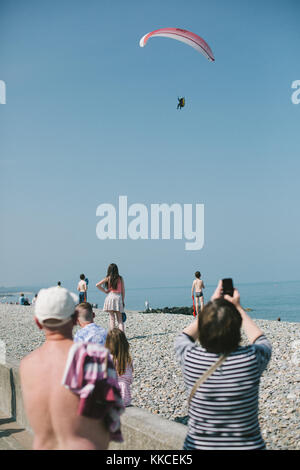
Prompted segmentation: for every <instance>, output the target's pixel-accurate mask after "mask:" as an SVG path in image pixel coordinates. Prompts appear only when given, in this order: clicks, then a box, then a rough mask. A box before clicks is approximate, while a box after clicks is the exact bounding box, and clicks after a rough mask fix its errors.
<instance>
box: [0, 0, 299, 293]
mask: <svg viewBox="0 0 300 470" xmlns="http://www.w3.org/2000/svg"><path fill="white" fill-rule="evenodd" d="M299 14H300V5H299V2H297V1H296V0H295V1H292V0H287V1H274V0H264V1H263V2H261V1H258V0H254V1H252V2H248V1H238V0H228V1H226V2H224V1H222V0H207V1H206V0H202V1H200V0H190V1H188V2H187V1H179V0H165V1H164V2H161V1H156V0H151V2H149V1H142V0H139V1H128V2H123V1H121V0H120V1H112V0H109V1H108V0H107V1H105V0H101V1H100V0H98V1H95V0H89V1H88V2H86V1H82V0H81V1H79V0H78V1H76V0H73V1H67V0H62V1H58V0H53V1H51V2H50V1H44V2H40V1H37V0H35V1H34V0H27V1H26V2H23V1H20V0H16V1H14V2H11V1H9V0H2V1H1V4H0V79H1V80H4V81H5V83H6V86H7V103H6V105H0V196H1V202H0V216H1V233H0V246H1V248H0V254H1V267H0V285H4V286H5V285H6V286H12V285H22V284H26V285H48V284H53V283H54V282H56V281H57V280H58V279H60V280H66V281H67V280H68V281H70V280H71V281H72V280H73V279H74V282H75V280H77V278H78V276H79V274H80V273H81V272H84V273H86V275H88V277H89V278H90V280H91V282H93V281H97V280H99V279H100V278H102V277H104V275H105V273H106V269H107V266H108V264H109V263H111V262H115V263H117V264H118V265H119V268H120V272H121V273H122V274H123V275H124V276H125V279H126V280H127V284H128V285H129V286H131V287H143V286H160V285H161V286H171V285H175V286H176V285H186V284H189V283H190V279H191V277H192V276H193V273H194V272H195V270H197V269H199V270H201V272H202V273H203V276H204V278H206V279H207V280H208V281H211V282H214V281H215V280H217V279H219V278H220V277H225V276H226V277H227V276H232V277H233V278H234V279H238V280H239V282H251V281H278V280H292V279H299V274H298V271H299V268H298V265H299V261H298V260H299V255H300V248H299V235H300V233H299V232H300V222H299V216H298V214H299V183H298V180H299V176H298V175H299V172H300V158H299V157H300V141H299V124H300V105H294V104H292V102H291V95H292V92H293V90H292V89H291V84H292V82H293V81H294V80H297V79H300V68H299V50H300V31H299V24H298V20H299ZM167 26H174V27H181V28H184V29H188V30H191V31H193V32H195V33H197V34H199V35H200V36H201V37H203V38H204V39H205V40H206V41H207V42H208V43H209V45H210V46H211V48H212V50H213V52H214V55H215V59H216V61H215V62H214V63H210V62H208V61H207V60H206V59H205V58H204V57H203V56H201V55H200V54H199V53H197V52H196V51H195V50H194V49H192V48H190V47H188V46H186V45H185V44H182V43H179V42H177V41H173V40H170V39H166V38H153V39H151V40H150V41H149V42H148V44H147V45H146V47H145V48H144V49H142V48H140V47H139V39H140V38H141V37H142V36H143V35H144V34H145V33H147V32H149V31H151V30H154V29H158V28H161V27H167ZM181 95H184V96H185V97H186V101H187V104H186V107H185V108H184V109H183V110H182V111H180V112H179V111H177V110H176V105H177V96H181ZM119 195H127V196H128V203H129V204H133V203H143V204H145V205H146V206H148V207H150V204H151V203H163V202H164V203H167V204H171V203H174V202H177V203H180V204H184V203H191V204H196V203H203V204H204V205H205V244H204V248H203V249H202V250H200V251H198V252H188V251H185V250H184V240H182V241H181V240H170V241H166V240H147V241H144V240H137V241H133V240H107V241H100V240H98V239H97V237H96V224H97V222H98V219H97V217H96V208H97V206H98V205H99V204H101V203H111V204H114V205H115V206H117V203H118V197H119Z"/></svg>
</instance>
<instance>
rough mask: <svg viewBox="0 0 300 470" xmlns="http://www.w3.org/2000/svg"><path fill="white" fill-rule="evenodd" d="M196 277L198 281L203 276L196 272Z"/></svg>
mask: <svg viewBox="0 0 300 470" xmlns="http://www.w3.org/2000/svg"><path fill="white" fill-rule="evenodd" d="M195 276H196V277H197V278H198V279H200V276H201V273H200V271H196V272H195Z"/></svg>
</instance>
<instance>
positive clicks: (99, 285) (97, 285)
mask: <svg viewBox="0 0 300 470" xmlns="http://www.w3.org/2000/svg"><path fill="white" fill-rule="evenodd" d="M107 282H108V279H107V277H105V278H104V279H102V281H100V282H97V284H96V287H97V289H99V290H101V291H102V292H104V294H108V292H109V291H108V290H107V289H103V287H101V286H102V284H106V283H107Z"/></svg>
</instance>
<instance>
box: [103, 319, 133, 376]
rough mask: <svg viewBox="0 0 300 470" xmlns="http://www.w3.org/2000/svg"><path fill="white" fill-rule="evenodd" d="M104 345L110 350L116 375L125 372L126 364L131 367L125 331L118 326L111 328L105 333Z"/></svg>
mask: <svg viewBox="0 0 300 470" xmlns="http://www.w3.org/2000/svg"><path fill="white" fill-rule="evenodd" d="M105 347H106V348H107V349H108V350H109V351H110V353H111V355H112V357H113V361H114V366H115V369H116V371H117V373H118V375H123V374H125V371H126V367H127V365H131V367H132V359H131V356H130V353H129V343H128V341H127V338H126V336H125V333H124V332H123V331H121V330H120V329H119V328H113V329H112V330H110V331H109V332H108V333H107V337H106V341H105Z"/></svg>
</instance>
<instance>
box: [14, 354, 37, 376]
mask: <svg viewBox="0 0 300 470" xmlns="http://www.w3.org/2000/svg"><path fill="white" fill-rule="evenodd" d="M40 349H41V348H38V349H35V350H34V351H32V352H30V353H29V354H27V356H25V357H23V358H22V359H21V361H20V367H19V370H20V374H22V372H23V371H24V370H26V369H27V368H28V367H31V366H32V364H33V363H34V362H35V361H37V360H38V358H39V356H40Z"/></svg>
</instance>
